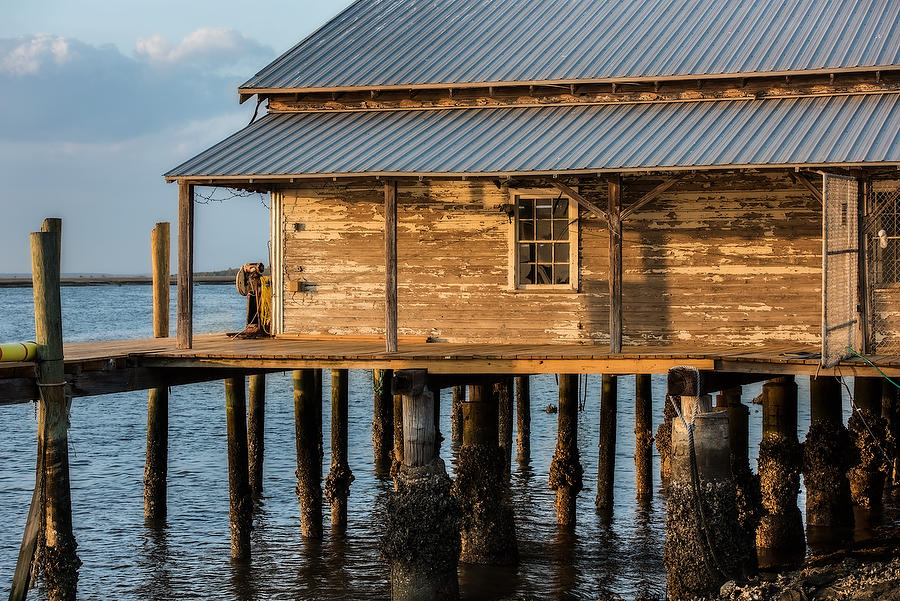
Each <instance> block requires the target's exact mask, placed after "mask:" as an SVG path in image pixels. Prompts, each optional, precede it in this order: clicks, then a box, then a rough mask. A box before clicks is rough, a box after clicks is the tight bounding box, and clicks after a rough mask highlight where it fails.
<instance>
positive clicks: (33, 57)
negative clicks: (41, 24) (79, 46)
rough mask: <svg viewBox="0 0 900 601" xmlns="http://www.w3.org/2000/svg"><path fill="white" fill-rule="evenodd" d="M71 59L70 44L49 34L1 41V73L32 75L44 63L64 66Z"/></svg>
mask: <svg viewBox="0 0 900 601" xmlns="http://www.w3.org/2000/svg"><path fill="white" fill-rule="evenodd" d="M69 58H71V57H70V52H69V42H68V41H67V40H66V39H65V38H61V37H59V36H53V35H49V34H45V33H42V34H38V35H35V36H30V37H25V36H21V37H18V38H16V39H13V40H0V73H6V74H10V75H31V74H35V73H37V72H38V71H40V69H41V66H42V65H43V64H44V63H48V62H49V63H54V64H56V65H62V64H63V63H65V62H66V61H67V60H68V59H69Z"/></svg>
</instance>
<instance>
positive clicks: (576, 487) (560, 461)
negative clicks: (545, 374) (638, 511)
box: [550, 374, 584, 529]
mask: <svg viewBox="0 0 900 601" xmlns="http://www.w3.org/2000/svg"><path fill="white" fill-rule="evenodd" d="M583 474H584V470H583V469H582V467H581V461H580V459H579V456H578V376H577V375H575V374H560V375H559V411H558V414H557V439H556V450H555V451H554V453H553V460H552V462H551V463H550V489H551V490H555V491H556V523H557V525H558V526H560V527H563V528H565V529H573V528H574V527H575V498H576V497H577V496H578V493H579V492H581V489H582V488H583V483H582V476H583Z"/></svg>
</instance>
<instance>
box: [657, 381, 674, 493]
mask: <svg viewBox="0 0 900 601" xmlns="http://www.w3.org/2000/svg"><path fill="white" fill-rule="evenodd" d="M674 402H680V400H679V399H674ZM674 407H675V406H674V404H673V399H670V398H669V396H668V395H666V402H665V404H664V405H663V421H662V423H661V424H659V427H658V428H657V429H656V450H657V451H658V452H659V479H660V482H662V485H663V486H667V485H668V483H669V480H670V479H671V477H672V420H673V419H675V408H674Z"/></svg>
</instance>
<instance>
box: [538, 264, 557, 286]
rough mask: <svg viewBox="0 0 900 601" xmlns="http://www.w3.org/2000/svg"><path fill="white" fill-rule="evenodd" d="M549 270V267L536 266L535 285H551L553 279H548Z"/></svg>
mask: <svg viewBox="0 0 900 601" xmlns="http://www.w3.org/2000/svg"><path fill="white" fill-rule="evenodd" d="M550 274H551V269H550V266H549V265H538V266H537V283H538V284H552V283H553V278H551V277H550Z"/></svg>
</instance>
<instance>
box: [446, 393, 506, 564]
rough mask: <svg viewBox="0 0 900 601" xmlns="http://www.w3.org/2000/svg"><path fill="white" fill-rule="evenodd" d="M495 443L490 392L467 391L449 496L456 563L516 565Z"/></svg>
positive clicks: (494, 411) (495, 424)
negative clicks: (456, 518) (455, 505)
mask: <svg viewBox="0 0 900 601" xmlns="http://www.w3.org/2000/svg"><path fill="white" fill-rule="evenodd" d="M498 440H499V434H498V412H497V403H496V402H495V400H494V396H493V390H492V387H491V386H490V385H487V384H479V385H475V386H470V387H469V398H468V400H467V401H466V402H465V403H464V404H463V441H462V446H461V447H460V448H459V458H458V462H457V467H456V481H455V482H454V483H453V496H454V497H456V499H457V501H458V502H459V504H460V508H461V510H462V522H461V524H460V534H461V540H462V550H461V552H460V561H462V562H465V563H477V564H485V565H509V564H514V563H515V562H516V561H517V560H518V547H517V544H516V529H515V523H514V520H513V511H512V505H511V504H510V499H509V478H508V475H507V473H506V470H505V469H504V467H503V461H504V453H503V451H502V450H501V449H500V445H499V444H498Z"/></svg>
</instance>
